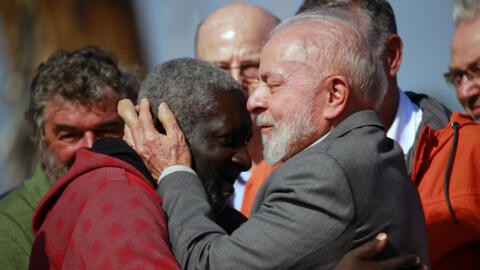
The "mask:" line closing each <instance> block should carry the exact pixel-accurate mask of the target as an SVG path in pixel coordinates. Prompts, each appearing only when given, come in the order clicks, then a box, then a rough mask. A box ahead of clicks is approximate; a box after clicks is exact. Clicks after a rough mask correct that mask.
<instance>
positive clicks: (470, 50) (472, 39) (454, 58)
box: [450, 16, 480, 69]
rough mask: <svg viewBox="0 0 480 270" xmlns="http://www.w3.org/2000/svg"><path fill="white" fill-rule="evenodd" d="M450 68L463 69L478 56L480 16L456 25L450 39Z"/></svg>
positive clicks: (479, 52) (479, 49)
mask: <svg viewBox="0 0 480 270" xmlns="http://www.w3.org/2000/svg"><path fill="white" fill-rule="evenodd" d="M450 56H451V64H450V68H451V69H465V68H467V66H468V65H470V64H472V62H474V61H475V60H477V59H478V58H480V16H478V17H477V18H476V19H475V20H473V21H471V22H464V23H461V24H459V25H458V27H457V29H456V30H455V33H454V35H453V39H452V46H451V55H450Z"/></svg>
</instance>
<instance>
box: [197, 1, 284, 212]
mask: <svg viewBox="0 0 480 270" xmlns="http://www.w3.org/2000/svg"><path fill="white" fill-rule="evenodd" d="M279 22H280V20H279V19H278V18H277V17H275V15H273V14H272V13H270V12H269V11H267V10H265V9H264V8H262V7H259V6H257V5H254V4H250V3H244V2H236V3H233V4H229V5H226V6H224V7H222V8H220V9H218V10H216V11H214V12H212V13H211V14H210V15H209V16H208V17H207V18H205V20H203V21H202V22H201V23H200V25H199V26H198V29H197V35H196V42H195V55H196V57H197V58H198V59H201V60H204V61H207V62H210V63H212V64H214V65H216V66H218V67H220V68H221V69H223V70H225V71H226V72H228V73H229V74H230V75H231V76H232V77H233V78H234V79H235V80H236V81H237V82H238V83H239V84H240V85H241V86H242V87H243V89H245V93H246V94H247V95H248V94H249V93H251V92H252V91H253V90H255V88H256V87H257V85H258V81H257V73H258V66H259V64H260V53H261V51H262V48H263V45H265V43H266V42H267V39H268V34H269V33H270V31H271V30H272V29H273V28H274V27H275V26H276V25H277V24H278V23H279ZM252 117H253V116H252ZM248 152H249V154H250V157H251V159H252V167H251V168H250V169H249V170H248V171H246V172H242V173H241V174H240V176H239V177H238V179H237V181H236V182H235V185H234V188H235V193H234V194H233V195H232V197H231V198H230V204H231V205H232V207H234V208H235V209H237V210H239V211H241V212H242V214H244V215H245V216H247V217H248V216H249V213H250V209H251V206H252V205H253V201H254V199H255V195H256V193H257V190H258V189H259V188H260V186H261V184H262V183H263V181H264V180H265V179H266V178H267V176H268V175H269V174H270V172H271V171H273V169H274V167H271V166H269V165H268V164H267V163H265V161H263V156H262V141H261V138H260V133H259V131H258V128H257V127H256V125H255V121H253V135H252V138H251V139H250V141H249V143H248Z"/></svg>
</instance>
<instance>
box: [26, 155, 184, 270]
mask: <svg viewBox="0 0 480 270" xmlns="http://www.w3.org/2000/svg"><path fill="white" fill-rule="evenodd" d="M32 225H33V231H34V234H35V242H34V245H33V248H32V253H31V257H30V269H179V267H178V265H177V262H176V260H175V258H174V257H173V255H172V253H171V251H170V246H169V241H168V233H167V226H166V224H165V214H164V212H163V210H162V207H161V199H160V197H158V195H157V194H156V193H155V190H154V187H153V185H152V184H150V183H149V182H148V181H147V179H146V177H145V176H144V175H143V174H142V173H140V172H139V171H138V170H136V169H135V168H134V167H133V166H132V165H130V164H128V163H126V162H124V161H122V160H119V159H116V158H113V157H110V156H107V155H103V154H97V153H94V152H92V151H89V150H87V149H82V150H80V151H78V152H77V155H76V161H75V164H74V165H73V167H72V168H71V169H70V170H69V171H68V172H67V174H66V175H65V176H64V177H62V178H60V179H59V180H57V182H56V183H55V184H54V186H53V187H52V188H51V190H50V191H49V192H48V193H47V194H46V195H45V197H43V199H42V200H41V201H40V203H39V205H38V206H37V209H36V210H35V213H34V216H33V220H32Z"/></svg>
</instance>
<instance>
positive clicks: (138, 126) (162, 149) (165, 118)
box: [117, 99, 191, 179]
mask: <svg viewBox="0 0 480 270" xmlns="http://www.w3.org/2000/svg"><path fill="white" fill-rule="evenodd" d="M117 109H118V114H119V115H120V117H122V118H123V120H124V121H125V135H124V139H125V140H126V142H127V144H128V145H130V146H132V148H134V149H135V151H136V152H137V153H138V154H139V155H140V157H141V158H142V160H143V162H144V163H145V165H146V166H147V168H148V170H149V171H150V173H151V174H152V176H153V177H154V178H155V179H158V177H159V176H160V175H161V174H162V171H163V170H164V169H165V168H167V167H169V166H172V165H184V166H188V167H190V166H191V155H190V150H189V148H188V145H187V142H186V140H185V136H184V135H183V133H182V131H181V130H180V128H179V127H178V124H177V120H176V119H175V116H174V115H173V113H172V112H171V111H170V109H169V108H168V105H167V104H166V103H161V104H160V105H159V106H158V119H159V120H160V122H161V123H162V125H163V127H164V128H165V131H166V134H161V133H159V132H158V131H157V129H156V128H155V125H154V123H153V119H152V114H151V113H150V102H149V101H148V99H142V101H141V102H140V106H138V107H137V109H136V108H135V107H134V106H133V103H132V102H131V101H130V100H129V99H123V100H120V102H119V103H118V108H117Z"/></svg>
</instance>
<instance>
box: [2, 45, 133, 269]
mask: <svg viewBox="0 0 480 270" xmlns="http://www.w3.org/2000/svg"><path fill="white" fill-rule="evenodd" d="M137 90H138V82H137V80H136V78H135V77H134V76H133V75H130V74H127V73H123V72H121V71H120V70H119V69H118V67H117V65H116V60H115V58H114V56H113V55H111V54H110V53H108V52H107V51H104V50H101V49H99V48H98V47H95V46H88V47H85V48H82V49H79V50H76V51H73V52H67V51H57V52H55V53H53V54H52V55H51V56H50V57H49V58H48V60H47V61H45V62H43V63H42V64H40V66H39V67H38V69H37V71H36V73H35V76H34V78H33V80H32V84H31V100H30V104H29V107H28V110H27V112H26V113H25V116H26V118H27V120H28V124H29V126H30V127H31V130H32V132H31V133H30V134H31V136H32V138H33V140H34V141H35V143H36V148H37V150H38V152H39V156H40V160H39V164H38V165H37V167H36V170H35V174H34V176H33V177H32V178H30V179H28V180H26V181H25V182H23V183H22V184H21V185H20V186H18V187H17V188H16V189H14V190H13V191H11V192H9V193H8V194H6V195H4V197H3V198H2V199H1V200H0V224H2V229H1V230H0V247H1V248H0V261H2V268H3V269H7V268H8V269H26V268H27V266H28V261H29V257H30V249H31V246H32V243H33V239H34V235H33V231H32V215H33V211H34V210H35V208H36V207H37V205H38V203H39V202H40V200H41V198H42V197H43V196H44V195H45V193H47V191H48V190H50V188H51V187H52V185H53V184H54V183H55V181H56V180H57V179H59V178H60V177H62V176H63V175H64V174H65V173H66V172H67V170H68V168H69V167H70V166H72V164H73V162H74V161H75V154H76V152H77V151H78V150H80V149H82V148H84V147H88V148H90V147H92V145H93V143H94V142H95V141H96V140H98V139H100V138H105V137H117V138H121V137H123V120H122V119H121V118H120V116H119V115H118V114H117V103H118V101H119V100H120V99H124V98H130V99H132V100H135V99H136V95H137Z"/></svg>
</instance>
